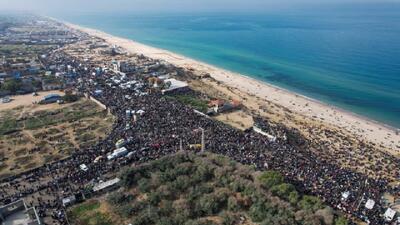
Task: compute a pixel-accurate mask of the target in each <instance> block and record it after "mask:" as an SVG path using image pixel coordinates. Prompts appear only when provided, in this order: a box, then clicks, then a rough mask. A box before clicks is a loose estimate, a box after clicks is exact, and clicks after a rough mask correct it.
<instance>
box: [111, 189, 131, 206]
mask: <svg viewBox="0 0 400 225" xmlns="http://www.w3.org/2000/svg"><path fill="white" fill-rule="evenodd" d="M133 199H134V196H133V195H125V194H124V193H122V192H119V191H117V192H114V193H112V194H110V195H109V196H108V197H107V201H108V202H109V203H111V204H112V205H119V204H122V203H127V202H130V201H132V200H133Z"/></svg>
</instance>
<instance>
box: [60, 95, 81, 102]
mask: <svg viewBox="0 0 400 225" xmlns="http://www.w3.org/2000/svg"><path fill="white" fill-rule="evenodd" d="M78 99H79V97H78V96H77V95H73V94H66V95H64V96H63V97H62V100H63V101H64V102H76V101H78Z"/></svg>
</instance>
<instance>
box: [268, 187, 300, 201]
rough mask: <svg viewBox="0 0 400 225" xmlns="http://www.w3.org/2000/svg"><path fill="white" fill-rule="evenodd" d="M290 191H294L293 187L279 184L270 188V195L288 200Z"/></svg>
mask: <svg viewBox="0 0 400 225" xmlns="http://www.w3.org/2000/svg"><path fill="white" fill-rule="evenodd" d="M292 191H295V188H294V186H293V185H291V184H287V183H283V184H279V185H275V186H273V187H271V192H272V194H274V195H276V196H279V197H281V198H283V199H286V200H287V199H288V196H289V194H290V193H291V192H292Z"/></svg>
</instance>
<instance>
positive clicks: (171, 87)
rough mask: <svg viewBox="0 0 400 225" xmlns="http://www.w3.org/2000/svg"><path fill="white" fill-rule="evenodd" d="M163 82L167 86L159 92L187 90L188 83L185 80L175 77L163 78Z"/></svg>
mask: <svg viewBox="0 0 400 225" xmlns="http://www.w3.org/2000/svg"><path fill="white" fill-rule="evenodd" d="M164 82H165V84H168V85H167V88H166V89H164V90H162V91H161V92H162V93H163V94H166V93H171V92H183V91H187V90H188V89H189V85H188V84H187V83H186V82H183V81H180V80H176V79H173V78H171V79H166V80H164Z"/></svg>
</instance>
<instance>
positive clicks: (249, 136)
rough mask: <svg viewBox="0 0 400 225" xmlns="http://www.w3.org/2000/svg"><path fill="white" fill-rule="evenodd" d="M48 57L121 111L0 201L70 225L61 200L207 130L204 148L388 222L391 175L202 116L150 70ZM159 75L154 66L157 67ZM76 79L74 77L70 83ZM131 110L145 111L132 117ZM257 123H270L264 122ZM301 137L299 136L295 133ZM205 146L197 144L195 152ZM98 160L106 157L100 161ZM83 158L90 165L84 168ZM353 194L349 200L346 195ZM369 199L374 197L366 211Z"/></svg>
mask: <svg viewBox="0 0 400 225" xmlns="http://www.w3.org/2000/svg"><path fill="white" fill-rule="evenodd" d="M52 54H53V56H52V55H50V56H49V57H48V58H47V59H46V60H47V61H45V62H44V63H47V64H48V65H50V64H55V63H56V64H57V63H58V64H64V65H66V64H67V65H70V66H71V68H74V73H76V75H77V76H75V77H74V78H73V79H75V82H74V88H75V89H76V91H77V92H79V93H85V94H88V95H91V96H94V95H95V93H99V92H98V90H101V94H96V96H95V98H96V99H97V100H98V101H100V102H101V103H102V104H104V105H105V106H107V108H108V109H109V111H110V112H111V113H112V114H113V115H114V116H115V123H114V125H113V127H112V130H111V131H109V135H108V136H107V137H106V138H105V139H103V140H102V141H100V142H99V143H97V144H96V145H94V146H91V147H89V148H86V149H77V150H76V151H75V152H74V153H73V154H72V155H71V156H70V157H68V158H67V159H63V160H61V161H58V162H54V163H51V164H47V165H44V166H42V167H40V168H38V169H35V170H33V171H29V172H26V173H23V174H20V175H18V176H15V177H11V178H9V179H8V180H5V181H3V182H2V184H1V185H0V203H2V204H7V203H9V202H12V201H15V200H18V199H20V198H24V199H26V202H27V204H28V205H30V206H35V207H36V208H37V210H38V212H39V215H40V216H41V217H42V218H47V219H46V220H47V222H48V223H53V224H67V223H68V220H67V217H66V214H65V208H64V206H63V204H62V199H63V198H66V197H68V196H71V195H75V194H84V192H85V191H86V190H87V187H88V186H90V184H95V183H98V182H99V181H100V180H105V179H107V178H111V177H115V176H116V175H117V174H118V172H119V171H120V170H121V168H122V167H124V166H127V165H132V164H139V163H142V162H146V161H150V160H153V159H157V158H160V157H162V156H165V155H168V154H173V153H175V152H177V151H180V150H183V151H191V150H193V149H190V148H189V146H190V145H193V144H199V143H201V133H200V132H198V129H199V128H202V129H204V132H205V150H206V151H210V152H213V153H217V154H221V155H225V156H229V157H230V158H232V159H234V160H236V161H238V162H240V163H243V164H249V165H253V166H255V167H256V168H257V169H260V170H267V169H268V170H276V171H279V172H280V173H282V174H283V175H285V177H286V178H287V179H288V181H290V182H292V183H293V184H295V185H296V187H297V188H299V189H300V190H301V191H303V192H305V193H310V194H313V195H317V196H319V197H320V198H321V199H322V200H323V201H324V202H326V203H328V204H330V205H331V206H333V207H337V208H340V209H342V210H343V211H345V212H346V213H349V214H352V215H354V216H356V217H358V218H361V219H364V220H368V221H370V223H371V224H383V223H384V218H383V217H382V214H383V213H384V211H385V210H386V209H385V208H384V206H383V202H382V200H381V197H382V195H383V194H384V193H385V192H395V191H398V190H394V189H390V188H388V187H389V186H388V184H387V182H386V181H385V180H383V179H382V180H372V179H369V178H368V177H367V176H365V175H363V174H361V173H357V172H353V171H350V170H348V169H343V168H340V167H339V166H337V165H335V164H333V163H331V162H329V161H326V160H323V159H320V158H319V157H317V155H315V154H314V153H313V152H311V151H310V150H308V149H307V148H306V147H305V146H304V145H303V144H304V143H303V142H302V141H301V140H300V141H299V142H298V141H296V142H295V143H301V144H300V145H298V144H294V143H293V142H290V141H288V139H287V135H285V138H284V137H283V134H284V133H285V132H287V131H281V130H280V131H276V132H275V134H276V135H279V136H278V137H277V139H276V140H273V141H272V140H270V139H269V138H267V137H265V136H263V135H262V134H259V133H256V132H254V131H252V130H246V131H240V130H237V129H235V128H232V127H230V126H228V125H226V124H224V123H222V122H218V121H216V120H213V119H212V118H209V117H206V116H202V115H200V114H198V113H196V112H194V110H193V109H192V108H191V107H190V106H187V105H184V104H182V103H180V102H178V101H175V100H173V99H171V98H165V97H164V95H162V94H161V92H159V91H154V90H152V89H153V87H151V86H150V85H149V83H148V82H147V77H148V75H149V74H151V72H149V73H148V74H146V76H145V75H144V74H143V73H131V74H127V75H121V74H118V73H115V72H112V71H109V72H105V73H102V74H96V75H94V72H95V69H94V68H95V67H96V65H91V62H90V61H83V60H81V59H78V58H75V57H71V56H68V55H66V54H63V53H62V51H54V52H53V53H52ZM152 74H154V71H153V73H152ZM112 77H114V78H115V77H118V80H119V81H120V82H128V81H135V83H136V85H134V86H133V87H132V88H120V86H119V84H118V83H116V82H115V79H114V80H113V79H111V78H112ZM70 83H71V82H70ZM127 110H129V111H132V112H134V113H133V114H135V112H137V111H139V110H141V113H140V114H138V113H137V114H135V115H134V116H133V115H130V114H128V113H127ZM258 123H259V124H262V123H265V124H266V125H265V126H262V125H260V126H261V127H269V128H268V129H272V130H273V129H275V128H274V127H270V126H268V121H262V120H260V119H259V120H258ZM297 138H300V139H301V137H300V136H299V137H297ZM121 139H124V140H126V143H125V147H126V148H127V149H128V151H130V152H133V154H132V155H131V157H129V158H126V157H121V158H117V159H114V160H107V157H106V156H107V154H109V153H110V152H112V151H114V150H115V149H116V146H115V144H116V142H117V141H118V140H121ZM195 151H199V150H195ZM96 159H100V160H96ZM81 164H85V165H86V166H87V167H88V170H86V171H84V170H82V169H80V167H79V166H80V165H81ZM344 192H349V193H350V194H349V196H348V197H347V198H346V199H343V197H342V194H343V193H344ZM368 199H372V200H374V201H375V202H376V204H375V206H374V207H373V208H372V209H366V208H365V203H366V201H367V200H368Z"/></svg>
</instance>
